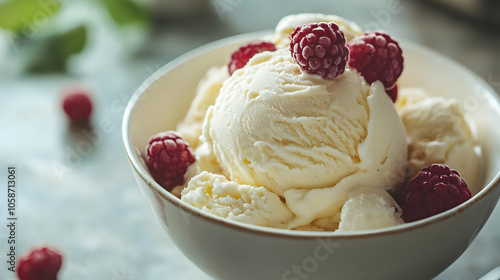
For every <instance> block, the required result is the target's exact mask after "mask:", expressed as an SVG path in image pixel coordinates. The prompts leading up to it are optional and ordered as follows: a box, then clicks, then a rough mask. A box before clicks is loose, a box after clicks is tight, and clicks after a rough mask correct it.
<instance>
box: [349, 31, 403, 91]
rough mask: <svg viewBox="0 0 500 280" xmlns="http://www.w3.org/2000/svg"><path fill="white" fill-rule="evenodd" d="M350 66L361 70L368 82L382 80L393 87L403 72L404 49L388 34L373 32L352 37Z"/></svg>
mask: <svg viewBox="0 0 500 280" xmlns="http://www.w3.org/2000/svg"><path fill="white" fill-rule="evenodd" d="M347 47H349V50H350V57H349V62H348V63H349V66H350V67H352V68H354V69H356V70H357V71H358V72H360V73H361V74H362V75H363V77H364V78H365V80H366V81H367V82H368V83H373V82H374V81H377V80H378V81H381V82H382V84H384V87H385V88H386V89H391V88H392V87H393V86H394V84H395V83H396V81H397V79H398V78H399V76H401V73H402V72H403V51H402V50H401V48H400V47H399V44H398V42H396V40H394V39H393V38H391V36H389V35H388V34H385V33H381V32H371V33H366V34H364V35H361V36H358V37H356V38H354V39H352V40H351V41H350V42H349V43H348V44H347Z"/></svg>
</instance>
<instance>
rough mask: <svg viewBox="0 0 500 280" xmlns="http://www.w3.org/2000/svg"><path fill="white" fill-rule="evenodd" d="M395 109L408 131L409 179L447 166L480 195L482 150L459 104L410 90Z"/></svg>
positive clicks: (420, 91) (402, 92)
mask: <svg viewBox="0 0 500 280" xmlns="http://www.w3.org/2000/svg"><path fill="white" fill-rule="evenodd" d="M395 105H396V109H397V111H398V113H399V115H400V116H401V120H402V121H403V124H404V126H405V128H406V135H407V138H408V153H409V154H408V162H409V164H410V178H412V177H414V176H415V175H416V174H417V173H418V172H419V171H420V170H421V169H422V168H423V167H426V166H428V165H429V164H431V163H444V164H446V165H448V166H450V167H451V168H453V169H456V170H458V171H459V172H460V174H461V175H462V177H463V178H464V179H465V181H466V182H467V183H468V185H469V188H470V190H471V192H472V194H475V193H477V192H478V191H479V190H478V188H477V185H478V180H479V178H480V173H481V160H480V156H479V154H478V150H479V147H478V146H477V144H476V141H475V139H474V134H473V130H472V128H471V122H470V121H468V120H467V118H466V117H465V114H464V112H463V111H462V110H461V108H460V104H459V103H458V101H457V100H455V99H445V98H443V97H431V96H429V94H428V93H426V92H425V91H423V90H422V89H415V88H407V89H402V90H401V92H400V96H399V98H398V100H397V102H396V104H395Z"/></svg>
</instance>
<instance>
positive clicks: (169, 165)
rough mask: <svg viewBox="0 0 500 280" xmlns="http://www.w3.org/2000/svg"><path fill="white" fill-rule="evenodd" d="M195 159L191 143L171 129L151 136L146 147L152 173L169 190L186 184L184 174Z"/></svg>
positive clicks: (147, 161)
mask: <svg viewBox="0 0 500 280" xmlns="http://www.w3.org/2000/svg"><path fill="white" fill-rule="evenodd" d="M195 160H196V159H195V157H194V155H193V152H192V151H191V148H190V147H189V144H188V143H187V142H186V141H184V139H182V138H181V137H180V136H179V135H178V134H177V133H176V132H175V131H171V130H169V131H165V132H160V133H158V134H156V135H154V136H153V137H151V140H149V145H148V147H147V148H146V163H147V165H148V167H149V170H150V172H151V175H152V176H153V178H154V179H155V180H156V182H158V184H160V185H161V186H162V187H163V188H164V189H166V190H167V191H171V190H172V189H173V188H174V187H175V186H178V185H182V184H184V181H185V179H184V174H186V171H187V169H188V167H189V166H190V165H191V164H192V163H194V162H195Z"/></svg>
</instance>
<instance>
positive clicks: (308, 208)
mask: <svg viewBox="0 0 500 280" xmlns="http://www.w3.org/2000/svg"><path fill="white" fill-rule="evenodd" d="M203 136H204V138H205V139H206V141H207V143H208V145H209V147H211V149H212V151H213V154H214V155H215V158H216V159H217V162H218V163H219V164H220V166H221V168H222V170H224V174H225V175H226V176H227V177H228V178H229V179H230V180H232V181H234V182H236V183H238V184H247V185H252V186H264V187H266V188H268V189H269V190H271V191H272V192H274V193H275V194H277V195H280V196H284V197H285V198H286V202H287V205H288V207H290V209H291V210H292V212H294V214H295V215H296V218H295V219H294V221H293V222H292V223H291V224H290V225H289V226H290V227H292V228H294V227H298V226H303V225H307V224H309V223H311V222H312V221H314V220H315V219H318V218H324V217H332V216H335V217H339V214H340V209H341V208H342V205H343V204H344V202H345V201H346V200H347V197H348V194H349V192H350V191H352V190H353V189H355V188H356V187H358V186H363V185H364V184H366V182H370V184H373V185H374V188H380V189H382V190H386V189H391V188H393V187H395V186H396V185H397V183H398V179H399V182H401V181H402V180H400V179H401V176H400V177H397V176H396V178H393V177H391V176H390V175H389V174H391V173H397V172H398V170H397V168H398V166H399V165H401V164H404V163H405V162H406V138H405V133H404V127H403V125H402V123H401V121H400V119H399V117H398V115H397V114H396V111H395V110H394V107H393V105H392V102H391V101H390V99H389V98H388V96H387V94H386V93H385V91H384V88H383V86H382V85H381V84H380V83H378V82H377V83H373V84H372V85H371V86H370V85H368V84H366V82H365V81H364V79H363V78H362V77H361V76H360V75H358V74H357V73H355V72H353V71H351V70H349V69H347V70H346V72H345V73H344V74H342V75H341V76H339V77H337V78H336V79H333V80H324V79H321V78H320V77H317V76H314V75H309V74H306V73H303V72H302V71H301V69H300V68H299V66H298V65H297V64H296V63H294V62H293V60H292V59H291V55H290V53H289V51H288V50H286V49H282V50H278V51H276V52H264V53H261V54H257V55H255V56H254V57H253V58H252V59H251V60H250V61H249V62H248V64H247V65H246V66H245V67H243V68H242V69H239V70H237V71H236V72H234V73H233V75H232V76H231V77H229V78H228V79H227V80H226V82H225V83H224V85H223V87H222V88H221V91H220V94H219V97H218V98H217V100H216V103H215V105H214V106H212V107H210V108H209V109H208V111H207V115H206V119H205V123H204V127H203ZM357 175H359V176H357ZM353 176H354V177H353ZM349 178H350V179H349ZM359 178H363V180H359ZM342 180H347V181H345V182H344V183H342ZM339 184H340V186H336V185H339ZM311 189H316V190H318V191H319V192H318V193H313V192H310V191H309V190H311ZM324 197H328V200H325V199H323V198H324ZM318 200H320V201H321V202H320V203H318ZM313 205H314V207H313ZM312 208H315V209H312ZM337 221H338V219H337Z"/></svg>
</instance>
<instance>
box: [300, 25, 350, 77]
mask: <svg viewBox="0 0 500 280" xmlns="http://www.w3.org/2000/svg"><path fill="white" fill-rule="evenodd" d="M290 51H291V52H292V58H293V60H294V61H295V63H297V64H298V65H299V66H300V68H301V69H302V70H303V71H304V72H306V73H309V74H315V75H318V76H321V77H322V78H323V79H333V78H335V77H337V76H339V75H341V74H342V73H344V71H345V66H346V62H347V59H348V57H349V49H348V48H347V47H346V40H345V37H344V33H343V32H342V31H341V30H340V29H339V26H338V25H337V24H335V23H333V22H329V23H326V22H319V23H309V24H304V25H301V26H298V27H296V28H295V30H293V32H292V33H291V34H290Z"/></svg>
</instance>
